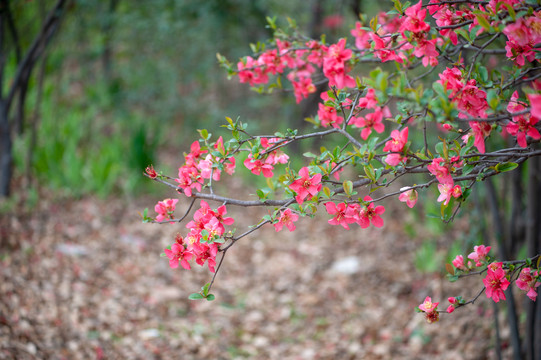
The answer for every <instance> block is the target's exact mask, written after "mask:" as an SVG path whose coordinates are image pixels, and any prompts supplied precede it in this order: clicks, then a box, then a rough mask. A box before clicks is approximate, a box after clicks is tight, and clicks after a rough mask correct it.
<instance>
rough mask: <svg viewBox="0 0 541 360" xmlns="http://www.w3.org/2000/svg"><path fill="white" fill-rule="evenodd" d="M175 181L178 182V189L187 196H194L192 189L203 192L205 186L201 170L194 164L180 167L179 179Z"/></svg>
mask: <svg viewBox="0 0 541 360" xmlns="http://www.w3.org/2000/svg"><path fill="white" fill-rule="evenodd" d="M175 181H176V182H178V184H179V185H178V187H179V188H181V189H182V190H183V191H184V194H185V195H186V196H192V189H196V190H197V191H201V186H202V185H203V180H202V177H201V175H200V174H199V170H198V169H197V168H196V167H195V165H193V164H192V165H188V164H186V165H184V166H182V167H180V168H179V169H178V179H175Z"/></svg>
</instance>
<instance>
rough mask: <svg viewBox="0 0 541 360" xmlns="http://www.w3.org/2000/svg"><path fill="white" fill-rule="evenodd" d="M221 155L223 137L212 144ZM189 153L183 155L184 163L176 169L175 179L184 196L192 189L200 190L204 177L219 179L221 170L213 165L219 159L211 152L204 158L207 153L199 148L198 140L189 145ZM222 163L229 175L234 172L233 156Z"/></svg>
mask: <svg viewBox="0 0 541 360" xmlns="http://www.w3.org/2000/svg"><path fill="white" fill-rule="evenodd" d="M214 147H215V149H216V150H218V151H219V152H220V153H221V154H222V155H225V154H224V152H225V150H224V144H223V139H222V137H221V136H220V138H219V139H218V140H217V141H216V144H215V145H214ZM190 150H191V151H190V153H189V154H186V155H185V156H184V158H185V164H184V165H183V166H181V167H180V168H179V169H178V178H177V179H175V181H176V182H177V183H178V187H179V188H180V189H182V191H183V192H184V194H185V195H186V196H192V191H193V190H194V189H195V190H197V191H201V187H202V186H203V181H204V179H210V178H211V177H212V179H213V180H216V181H218V180H220V175H221V170H220V169H218V168H217V167H215V166H214V164H216V163H217V162H218V161H219V160H218V159H217V158H215V157H213V156H212V155H211V154H207V156H206V157H205V158H203V155H204V154H206V153H207V150H201V146H200V145H199V142H198V141H194V142H193V143H192V145H191V147H190ZM224 158H226V161H225V163H224V171H225V172H226V173H228V174H229V175H232V174H233V173H234V172H235V158H234V157H233V156H231V157H226V156H224Z"/></svg>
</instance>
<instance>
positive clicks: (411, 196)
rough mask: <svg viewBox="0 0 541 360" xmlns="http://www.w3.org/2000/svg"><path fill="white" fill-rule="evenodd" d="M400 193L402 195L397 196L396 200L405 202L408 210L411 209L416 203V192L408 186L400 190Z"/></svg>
mask: <svg viewBox="0 0 541 360" xmlns="http://www.w3.org/2000/svg"><path fill="white" fill-rule="evenodd" d="M400 191H402V193H401V194H400V195H399V196H398V200H400V201H402V202H405V203H406V205H407V206H408V207H409V208H413V207H414V206H415V203H417V198H418V194H417V190H415V189H411V188H410V187H409V186H408V187H403V188H401V189H400Z"/></svg>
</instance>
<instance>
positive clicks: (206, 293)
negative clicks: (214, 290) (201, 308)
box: [201, 282, 210, 296]
mask: <svg viewBox="0 0 541 360" xmlns="http://www.w3.org/2000/svg"><path fill="white" fill-rule="evenodd" d="M209 287H210V283H209V282H208V283H206V284H205V285H204V286H203V287H202V288H201V291H202V293H203V296H207V295H208V293H209Z"/></svg>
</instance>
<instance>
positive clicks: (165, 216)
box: [154, 199, 178, 224]
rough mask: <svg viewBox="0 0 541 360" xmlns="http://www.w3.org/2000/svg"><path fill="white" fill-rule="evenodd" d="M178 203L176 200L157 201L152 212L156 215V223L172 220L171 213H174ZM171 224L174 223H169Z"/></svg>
mask: <svg viewBox="0 0 541 360" xmlns="http://www.w3.org/2000/svg"><path fill="white" fill-rule="evenodd" d="M177 203H178V199H165V200H163V201H158V203H157V204H156V206H154V210H155V211H156V212H157V213H158V216H156V221H163V220H169V219H171V220H172V219H174V216H173V212H174V211H175V206H176V204H177ZM170 223H171V224H173V223H174V222H173V221H171V222H170Z"/></svg>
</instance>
